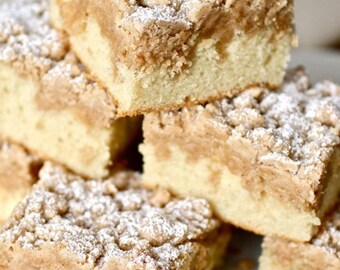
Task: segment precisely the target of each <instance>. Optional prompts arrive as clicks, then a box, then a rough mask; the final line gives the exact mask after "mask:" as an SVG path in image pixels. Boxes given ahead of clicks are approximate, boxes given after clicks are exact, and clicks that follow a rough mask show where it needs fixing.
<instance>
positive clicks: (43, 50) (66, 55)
mask: <svg viewBox="0 0 340 270" xmlns="http://www.w3.org/2000/svg"><path fill="white" fill-rule="evenodd" d="M0 62H3V63H5V64H9V65H11V66H12V67H13V68H15V69H16V70H17V71H18V72H20V73H21V74H29V75H31V76H33V77H34V78H35V79H36V80H38V81H40V82H41V84H42V86H41V91H40V93H39V94H38V97H37V100H38V104H39V105H40V106H41V107H42V108H44V109H48V108H51V109H65V108H67V109H74V110H76V112H77V113H78V114H79V115H80V116H81V117H82V118H83V119H84V120H86V121H88V122H90V123H91V124H92V125H102V126H103V125H104V126H108V125H109V124H110V123H111V122H112V120H113V119H114V118H115V116H116V108H115V105H114V103H113V100H112V98H111V97H110V96H109V94H107V93H106V91H105V90H104V89H102V88H101V87H100V86H99V85H98V84H97V83H96V82H94V81H93V80H92V79H91V78H90V76H89V74H87V73H86V71H85V68H84V67H83V66H82V65H81V64H80V62H79V61H78V59H77V58H76V57H75V56H74V55H73V54H72V53H70V52H69V44H68V42H67V39H66V37H65V36H64V35H62V34H60V33H58V32H57V31H56V30H54V29H53V28H52V27H51V26H50V24H49V12H48V1H47V0H14V1H6V2H4V3H1V4H0ZM39 101H40V102H39Z"/></svg>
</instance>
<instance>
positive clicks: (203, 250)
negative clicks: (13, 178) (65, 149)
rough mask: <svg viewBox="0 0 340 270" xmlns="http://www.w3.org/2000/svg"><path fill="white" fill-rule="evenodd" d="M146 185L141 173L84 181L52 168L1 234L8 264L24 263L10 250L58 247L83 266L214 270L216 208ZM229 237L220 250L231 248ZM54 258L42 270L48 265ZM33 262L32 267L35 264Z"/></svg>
mask: <svg viewBox="0 0 340 270" xmlns="http://www.w3.org/2000/svg"><path fill="white" fill-rule="evenodd" d="M139 180H140V175H139V174H138V173H134V172H116V173H114V174H113V176H111V177H110V178H108V179H106V180H91V181H84V180H83V179H81V178H80V177H78V176H75V175H72V174H68V173H66V172H65V171H63V170H62V169H61V168H59V167H55V166H53V165H51V164H50V163H46V164H45V165H44V167H43V169H42V170H41V171H40V180H39V182H38V183H37V184H36V185H35V187H34V189H33V191H32V192H31V194H30V195H29V196H27V197H26V199H25V200H24V201H23V202H22V203H21V204H20V205H19V206H18V207H17V208H16V210H15V211H14V212H13V214H12V217H11V219H10V220H9V221H8V223H7V224H6V225H5V226H4V229H3V231H2V233H1V234H0V241H1V243H2V245H3V248H4V249H5V250H3V251H2V253H3V252H5V253H6V254H5V255H0V258H1V256H3V257H2V260H1V262H0V266H2V265H3V267H5V268H4V269H15V268H14V266H15V265H20V260H18V261H16V260H15V258H16V256H15V254H12V255H11V254H10V253H11V248H10V246H15V247H18V246H19V247H20V248H21V249H22V250H23V252H26V251H29V250H37V251H38V252H39V251H41V250H44V248H46V249H48V248H52V250H53V249H54V250H57V254H59V255H58V256H60V257H62V256H61V254H63V253H65V252H66V253H68V254H69V255H68V258H69V262H70V263H71V262H76V263H77V265H78V264H79V265H83V266H84V267H85V266H86V267H87V268H79V269H94V268H95V269H112V268H109V267H110V266H111V267H113V265H116V267H117V268H115V269H210V267H212V264H211V263H212V261H209V260H212V258H211V256H210V255H211V254H209V252H211V250H209V245H208V243H209V241H214V239H215V240H216V234H217V232H218V228H219V226H220V223H219V221H217V220H216V219H214V218H213V213H212V210H211V208H210V207H209V205H208V203H207V202H206V201H205V200H203V199H194V198H187V199H183V200H181V199H175V198H173V197H171V195H170V194H168V193H167V191H165V190H155V191H149V190H145V189H142V188H140V186H139ZM223 238H224V239H225V241H222V242H223V243H221V245H220V246H219V247H220V248H221V247H222V246H223V245H225V243H226V238H225V236H223V235H222V236H221V239H223ZM65 249H66V251H65ZM32 254H34V253H32ZM48 257H49V256H47V258H46V260H42V261H41V263H42V264H41V265H39V266H40V267H42V266H45V265H47V263H48V260H49V259H50V258H48ZM214 259H217V258H214ZM28 260H32V261H35V260H37V258H34V255H33V258H29V259H28ZM21 261H22V258H21ZM16 263H17V264H16ZM26 263H27V266H28V269H31V268H32V267H34V263H33V264H32V263H30V261H28V262H26ZM213 263H217V262H216V261H215V262H213ZM60 265H61V266H63V264H62V263H61V264H60ZM56 266H57V265H49V267H51V269H55V267H56ZM208 266H209V267H208ZM6 267H8V268H6ZM10 267H12V268H10ZM124 267H125V268H124ZM206 267H207V268H206ZM32 269H33V268H32ZM34 269H35V268H34ZM77 269H78V268H77Z"/></svg>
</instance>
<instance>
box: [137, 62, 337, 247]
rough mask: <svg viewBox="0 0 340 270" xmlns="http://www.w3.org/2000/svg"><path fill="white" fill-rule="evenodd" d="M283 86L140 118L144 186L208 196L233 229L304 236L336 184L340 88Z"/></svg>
mask: <svg viewBox="0 0 340 270" xmlns="http://www.w3.org/2000/svg"><path fill="white" fill-rule="evenodd" d="M289 73H290V74H288V75H287V78H286V81H285V82H284V84H283V85H282V89H281V90H280V91H278V92H269V91H268V90H266V89H264V88H251V89H249V90H248V91H246V92H244V93H242V94H241V95H239V96H238V97H236V98H233V99H222V100H220V101H217V102H214V103H209V104H206V105H204V106H201V105H198V106H194V107H191V108H183V109H181V110H179V111H172V112H163V113H151V114H149V115H147V116H146V118H145V121H144V125H143V131H144V137H145V141H144V144H143V145H141V146H140V150H141V152H142V154H143V158H144V172H145V174H144V184H145V185H146V186H148V187H155V186H161V187H164V188H168V189H169V190H171V191H172V192H173V193H174V194H177V195H180V196H188V195H190V196H198V197H202V198H206V199H208V201H210V203H211V204H212V206H213V207H214V210H215V211H216V213H217V214H218V216H219V217H220V218H221V219H222V220H224V221H226V222H231V223H233V224H234V225H236V226H240V227H242V228H245V229H247V230H250V231H253V232H256V233H259V234H265V235H277V236H282V237H285V238H289V239H293V240H300V241H308V240H310V238H311V237H312V235H313V232H314V230H315V229H316V227H317V226H318V225H320V219H321V218H322V216H323V215H324V213H325V211H327V210H328V209H329V208H330V207H332V206H334V204H335V202H336V199H337V196H338V194H339V190H340V147H339V143H340V138H339V133H340V87H339V86H337V85H335V84H333V83H331V82H323V83H319V84H317V85H315V86H313V87H310V82H309V80H308V78H307V77H306V75H305V74H304V72H303V71H302V70H300V69H297V70H293V71H291V72H289Z"/></svg>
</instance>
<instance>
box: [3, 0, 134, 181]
mask: <svg viewBox="0 0 340 270" xmlns="http://www.w3.org/2000/svg"><path fill="white" fill-rule="evenodd" d="M48 15H49V13H48V2H47V1H46V0H42V1H38V0H14V1H5V2H3V3H0V82H1V83H0V103H1V106H0V134H1V135H2V136H4V137H5V138H6V139H9V140H11V141H14V142H17V143H19V144H22V145H24V146H25V147H27V148H29V149H30V150H32V151H33V152H36V153H37V154H38V155H40V156H42V157H43V158H47V159H52V160H54V161H57V162H59V163H61V164H64V165H66V166H68V167H69V168H71V169H72V170H74V171H75V172H77V173H80V174H82V175H85V176H89V177H102V176H105V175H107V173H108V170H107V167H108V165H110V163H111V160H114V159H115V158H116V157H117V155H118V154H119V153H120V152H121V151H123V149H124V148H125V147H126V146H127V144H128V143H129V141H130V140H131V138H132V137H133V136H134V133H135V130H136V129H137V126H138V125H137V124H136V120H131V119H125V118H120V119H118V118H117V115H116V107H115V105H114V102H113V100H112V98H111V97H110V95H109V94H107V92H106V90H105V89H103V88H102V87H100V86H99V85H98V84H97V83H96V82H94V81H93V80H92V79H91V78H90V77H89V75H88V74H87V73H86V72H85V70H84V67H83V66H82V65H81V63H80V62H79V61H78V60H77V58H76V57H75V56H74V54H73V53H72V52H70V51H69V48H68V47H69V45H68V43H67V41H66V39H65V38H64V37H63V36H62V35H61V34H58V32H57V31H56V30H54V29H52V28H51V27H50V25H49V18H48Z"/></svg>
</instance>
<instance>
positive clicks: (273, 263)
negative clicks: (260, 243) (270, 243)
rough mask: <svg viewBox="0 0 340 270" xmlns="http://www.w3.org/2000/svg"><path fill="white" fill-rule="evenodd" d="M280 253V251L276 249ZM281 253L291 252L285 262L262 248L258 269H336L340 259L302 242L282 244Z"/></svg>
mask: <svg viewBox="0 0 340 270" xmlns="http://www.w3.org/2000/svg"><path fill="white" fill-rule="evenodd" d="M278 252H279V253H280V251H278ZM281 252H282V254H285V253H287V252H291V254H290V256H291V257H290V258H289V257H288V258H287V257H284V258H285V259H288V260H289V263H287V261H286V262H285V261H284V259H283V258H282V257H281V256H276V255H274V254H272V253H271V252H270V250H267V249H266V250H264V252H263V253H262V256H261V258H260V268H259V270H325V269H327V270H338V269H340V260H339V259H338V258H336V257H335V256H333V255H330V254H327V253H324V252H323V251H322V250H320V249H318V248H316V247H311V246H308V245H304V244H295V243H292V244H291V245H289V244H286V245H284V246H282V250H281Z"/></svg>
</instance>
